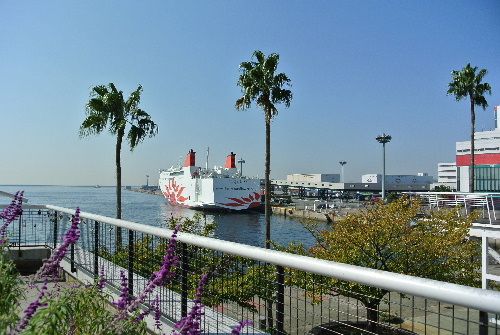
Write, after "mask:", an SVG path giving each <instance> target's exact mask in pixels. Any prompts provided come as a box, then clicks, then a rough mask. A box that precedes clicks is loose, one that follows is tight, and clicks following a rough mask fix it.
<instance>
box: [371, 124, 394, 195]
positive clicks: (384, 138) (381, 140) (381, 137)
mask: <svg viewBox="0 0 500 335" xmlns="http://www.w3.org/2000/svg"><path fill="white" fill-rule="evenodd" d="M375 139H376V140H377V141H378V142H379V143H382V200H383V201H385V144H386V143H389V142H390V141H391V140H392V136H391V135H387V134H386V133H383V134H382V135H379V136H377V137H376V138H375Z"/></svg>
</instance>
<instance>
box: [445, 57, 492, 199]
mask: <svg viewBox="0 0 500 335" xmlns="http://www.w3.org/2000/svg"><path fill="white" fill-rule="evenodd" d="M476 71H477V67H476V66H475V67H472V66H471V65H470V63H469V64H467V65H466V66H465V67H464V68H463V69H462V70H454V71H452V72H451V76H452V82H451V83H449V84H448V92H447V93H448V94H453V95H454V96H455V99H456V100H457V101H460V100H462V99H464V98H469V100H470V122H471V133H470V146H471V147H470V152H471V171H470V178H469V192H474V155H475V152H474V133H475V127H476V113H475V111H474V107H475V106H480V107H482V108H483V110H485V109H486V107H488V102H487V101H486V98H485V97H484V94H485V93H488V94H490V95H491V87H490V84H488V83H483V82H482V81H483V78H484V76H485V75H486V73H487V71H486V69H481V70H479V72H477V73H476Z"/></svg>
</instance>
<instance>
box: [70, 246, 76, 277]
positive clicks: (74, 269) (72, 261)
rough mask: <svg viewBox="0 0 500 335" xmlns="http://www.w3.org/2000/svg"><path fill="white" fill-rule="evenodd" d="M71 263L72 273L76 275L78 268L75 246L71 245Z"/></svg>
mask: <svg viewBox="0 0 500 335" xmlns="http://www.w3.org/2000/svg"><path fill="white" fill-rule="evenodd" d="M70 252H71V254H70V262H71V272H72V273H74V272H76V266H75V244H74V243H71V249H70Z"/></svg>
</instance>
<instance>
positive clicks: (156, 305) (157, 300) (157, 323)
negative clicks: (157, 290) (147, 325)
mask: <svg viewBox="0 0 500 335" xmlns="http://www.w3.org/2000/svg"><path fill="white" fill-rule="evenodd" d="M153 309H154V311H155V315H154V317H155V327H156V329H158V330H159V331H161V321H160V318H161V310H160V296H159V295H158V294H157V295H156V298H155V300H154V301H153Z"/></svg>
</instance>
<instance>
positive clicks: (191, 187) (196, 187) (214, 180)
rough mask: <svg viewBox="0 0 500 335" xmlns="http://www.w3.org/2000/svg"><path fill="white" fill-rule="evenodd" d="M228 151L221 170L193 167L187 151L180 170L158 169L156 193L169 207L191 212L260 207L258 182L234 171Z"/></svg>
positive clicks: (177, 168) (176, 168)
mask: <svg viewBox="0 0 500 335" xmlns="http://www.w3.org/2000/svg"><path fill="white" fill-rule="evenodd" d="M235 158H236V155H235V154H234V153H232V152H231V154H229V155H228V156H227V158H226V164H225V165H224V167H215V168H213V169H209V168H208V154H207V164H206V167H205V168H201V167H198V166H195V161H196V153H195V152H194V151H193V150H192V149H191V150H190V151H189V152H188V154H187V156H186V160H185V161H184V166H182V167H171V168H170V169H168V170H160V181H159V183H158V185H159V186H160V190H161V192H162V193H163V195H164V196H165V198H166V199H167V201H168V202H169V203H170V204H172V205H178V206H183V207H188V208H195V209H224V210H236V211H241V210H248V209H257V208H259V207H261V205H262V201H261V198H262V196H261V187H260V179H257V178H246V177H243V176H242V175H241V172H238V170H237V169H236V164H235V163H236V162H235Z"/></svg>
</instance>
